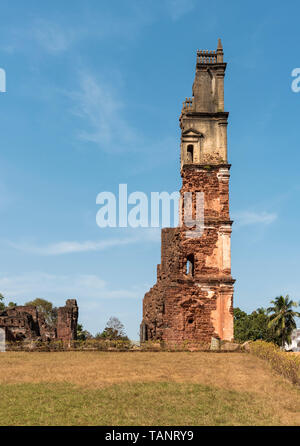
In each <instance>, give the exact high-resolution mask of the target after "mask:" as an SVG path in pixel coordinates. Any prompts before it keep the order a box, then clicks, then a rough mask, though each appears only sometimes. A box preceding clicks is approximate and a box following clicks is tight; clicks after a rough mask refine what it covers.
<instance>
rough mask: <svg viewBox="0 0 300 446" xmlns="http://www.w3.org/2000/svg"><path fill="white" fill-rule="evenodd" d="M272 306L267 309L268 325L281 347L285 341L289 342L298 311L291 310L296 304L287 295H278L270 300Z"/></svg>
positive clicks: (299, 314)
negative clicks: (268, 314)
mask: <svg viewBox="0 0 300 446" xmlns="http://www.w3.org/2000/svg"><path fill="white" fill-rule="evenodd" d="M271 304H274V306H273V307H269V308H268V309H267V312H268V313H272V314H271V315H270V317H269V318H270V320H269V323H268V326H269V327H270V328H273V330H274V332H275V334H276V336H277V337H278V340H279V341H280V344H281V346H282V347H284V345H285V343H288V344H290V343H291V334H292V331H293V330H294V329H295V328H296V322H295V317H300V313H298V312H297V311H293V307H297V306H298V304H297V303H296V302H293V301H292V300H290V298H289V296H288V295H287V296H286V297H283V296H279V297H276V299H275V300H271Z"/></svg>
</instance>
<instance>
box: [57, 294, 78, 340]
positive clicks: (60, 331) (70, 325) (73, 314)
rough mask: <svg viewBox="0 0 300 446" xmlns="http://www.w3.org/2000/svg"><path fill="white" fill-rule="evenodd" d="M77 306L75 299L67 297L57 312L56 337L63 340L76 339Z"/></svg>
mask: <svg viewBox="0 0 300 446" xmlns="http://www.w3.org/2000/svg"><path fill="white" fill-rule="evenodd" d="M77 321H78V307H77V302H76V300H75V299H68V300H67V301H66V305H65V306H64V307H60V308H59V309H58V313H57V338H58V339H62V340H64V341H71V340H73V339H76V334H77Z"/></svg>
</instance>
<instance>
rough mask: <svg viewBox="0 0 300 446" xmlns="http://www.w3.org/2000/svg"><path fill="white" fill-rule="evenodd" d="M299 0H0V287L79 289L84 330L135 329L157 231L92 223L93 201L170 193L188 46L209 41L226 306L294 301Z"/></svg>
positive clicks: (63, 293) (9, 291)
mask: <svg viewBox="0 0 300 446" xmlns="http://www.w3.org/2000/svg"><path fill="white" fill-rule="evenodd" d="M299 14H300V5H299V3H298V2H296V1H290V2H289V3H288V6H287V4H284V3H283V2H280V1H273V2H272V4H271V3H270V2H261V1H256V0H253V1H251V2H240V1H237V0H236V1H234V0H230V1H227V2H223V1H213V2H204V1H196V0H160V1H152V2H148V1H135V0H132V1H129V0H127V1H114V0H112V1H109V2H108V1H100V0H95V1H93V0H86V1H85V2H82V1H76V0H72V2H71V1H65V2H61V1H55V0H53V1H51V2H50V1H45V2H40V1H30V0H27V1H26V2H23V1H16V0H15V1H14V2H8V1H3V2H1V15H0V67H1V68H3V69H5V71H6V76H7V91H6V93H0V116H1V119H0V144H1V145H0V147H1V150H0V222H1V223H0V224H1V234H0V247H1V260H0V262H1V263H0V292H1V293H3V294H4V295H5V296H6V297H7V299H8V300H15V301H17V302H18V303H19V304H22V303H24V302H26V301H27V300H29V299H32V298H35V297H41V298H46V299H49V300H51V301H52V302H53V303H54V304H55V305H57V306H60V305H63V304H64V301H65V300H66V299H67V298H77V300H78V303H79V307H80V321H81V322H82V323H83V324H84V327H85V328H86V329H88V330H89V331H91V332H92V333H95V332H97V331H100V330H102V329H103V328H104V325H105V322H106V321H107V320H108V318H109V317H110V316H116V317H119V319H120V320H121V321H122V322H123V323H124V325H125V328H126V331H127V333H128V334H129V336H130V337H131V338H133V339H137V338H138V331H139V323H140V320H141V315H142V298H143V295H144V293H145V292H146V291H147V290H148V289H149V288H150V287H151V286H152V285H153V284H154V282H155V279H156V277H155V275H156V264H157V263H159V262H160V236H159V231H155V230H153V229H142V228H140V229H137V230H133V229H131V228H129V229H113V228H109V229H100V228H99V227H98V226H97V225H96V213H97V211H98V209H99V206H98V205H96V196H97V194H98V193H99V192H102V191H111V192H115V193H116V192H117V191H118V185H119V184H120V183H127V184H128V192H129V193H130V192H133V191H143V192H145V193H146V194H150V192H151V191H158V192H161V191H168V192H173V191H176V190H178V189H179V188H180V174H179V138H180V132H179V125H178V118H179V115H180V110H181V105H182V101H183V100H184V99H185V97H189V96H191V91H192V83H193V79H194V71H195V62H196V50H197V48H199V49H216V46H217V39H218V37H221V38H222V42H223V47H224V53H225V61H226V62H227V63H228V66H227V72H226V78H225V109H226V110H228V111H229V112H230V117H229V127H228V151H229V161H230V163H231V164H232V170H231V188H230V200H231V216H232V218H233V219H234V220H235V223H234V226H233V234H232V275H233V277H235V278H236V285H235V306H239V307H241V308H242V309H244V310H246V311H252V310H254V309H256V308H257V307H260V306H268V304H269V301H270V299H272V298H274V297H276V296H277V295H279V294H289V295H290V296H291V297H292V298H293V299H294V300H296V301H299V300H300V275H299V250H300V242H299V229H298V222H299V213H300V212H299V198H298V196H299V192H300V181H299V161H300V154H299V130H298V129H299V112H300V93H298V94H296V93H293V92H292V90H291V83H292V77H291V72H292V70H293V69H294V68H296V67H299V66H300V55H299V24H298V18H299Z"/></svg>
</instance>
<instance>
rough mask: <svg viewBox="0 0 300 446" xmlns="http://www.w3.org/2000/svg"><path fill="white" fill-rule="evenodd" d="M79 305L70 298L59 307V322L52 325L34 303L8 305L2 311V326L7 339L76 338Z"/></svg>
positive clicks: (65, 339) (46, 339)
mask: <svg viewBox="0 0 300 446" xmlns="http://www.w3.org/2000/svg"><path fill="white" fill-rule="evenodd" d="M77 320H78V307H77V302H76V300H75V299H68V300H67V301H66V305H65V306H64V307H60V308H58V309H57V324H56V326H55V327H52V326H51V327H50V326H49V325H48V324H47V323H46V321H45V318H44V316H43V314H42V313H41V312H39V311H38V310H37V308H36V307H35V306H33V305H25V306H16V307H11V308H10V307H8V308H6V309H5V310H4V311H0V328H3V329H5V335H6V340H7V341H22V340H38V339H40V340H42V341H51V340H53V339H60V340H62V341H71V340H73V339H76V333H77Z"/></svg>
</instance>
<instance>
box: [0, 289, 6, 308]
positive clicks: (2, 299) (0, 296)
mask: <svg viewBox="0 0 300 446" xmlns="http://www.w3.org/2000/svg"><path fill="white" fill-rule="evenodd" d="M3 301H4V296H3V294H1V293H0V311H3V310H4V309H5V305H4V302H3Z"/></svg>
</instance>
